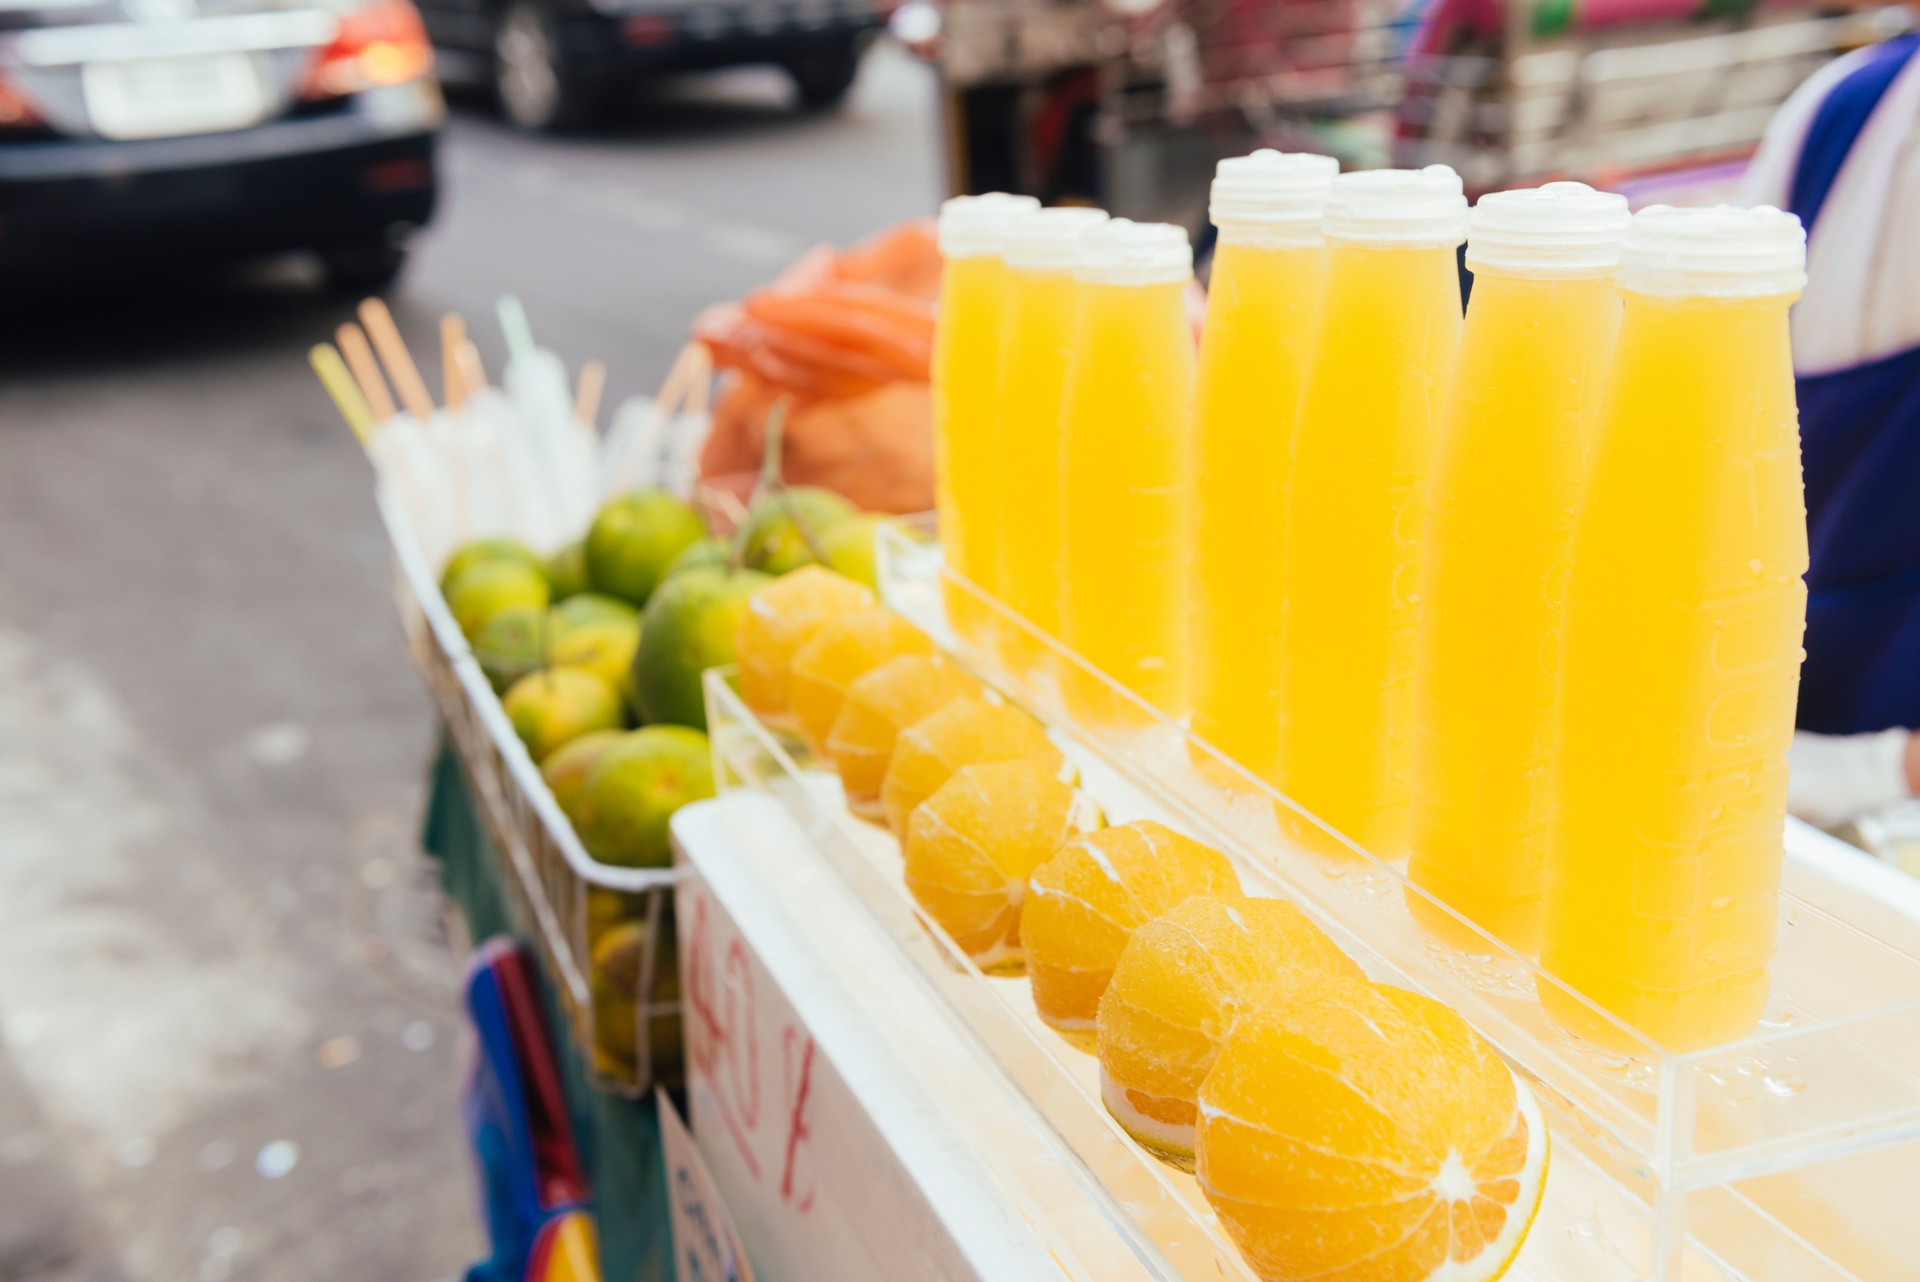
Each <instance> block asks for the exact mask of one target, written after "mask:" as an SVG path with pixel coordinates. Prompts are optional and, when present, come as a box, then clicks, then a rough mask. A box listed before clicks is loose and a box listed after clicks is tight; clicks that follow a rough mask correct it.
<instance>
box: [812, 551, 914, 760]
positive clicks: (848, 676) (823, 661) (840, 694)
mask: <svg viewBox="0 0 1920 1282" xmlns="http://www.w3.org/2000/svg"><path fill="white" fill-rule="evenodd" d="M822 573H826V571H822ZM932 653H933V642H932V641H929V640H928V639H927V634H926V633H924V632H922V631H920V629H918V628H916V627H914V626H913V625H912V624H911V623H908V622H907V621H906V620H905V619H903V618H901V617H900V616H899V615H897V614H895V613H894V612H893V611H892V610H889V609H887V608H886V607H885V606H879V605H876V606H869V607H868V608H867V609H864V610H859V611H856V612H855V613H852V614H843V615H841V616H840V617H839V618H836V619H834V620H832V621H831V622H829V623H827V624H825V625H824V626H823V627H821V628H820V629H819V630H818V631H817V632H815V633H814V634H813V636H812V637H811V638H810V639H809V640H808V641H807V642H806V644H805V645H802V646H801V647H800V649H799V651H798V652H797V653H796V654H795V655H794V656H793V664H792V666H791V668H790V669H789V677H788V682H787V704H788V707H789V708H791V709H792V711H793V715H794V717H795V718H796V719H797V720H798V721H799V723H800V729H801V730H802V731H803V732H804V733H805V734H806V736H807V740H808V741H809V742H810V743H812V744H813V746H814V748H815V749H816V750H819V751H823V752H824V751H825V750H826V746H827V733H828V732H829V731H830V730H832V729H833V723H834V720H835V718H837V717H838V716H839V715H840V704H841V702H842V701H843V700H844V699H845V698H846V694H847V687H848V686H850V685H852V684H853V682H854V679H855V678H857V677H861V676H865V675H866V674H867V673H869V672H871V671H873V669H875V668H877V667H879V666H880V665H881V664H883V663H885V662H886V661H887V660H888V659H897V658H899V657H900V656H901V655H903V654H932Z"/></svg>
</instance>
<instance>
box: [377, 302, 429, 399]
mask: <svg viewBox="0 0 1920 1282" xmlns="http://www.w3.org/2000/svg"><path fill="white" fill-rule="evenodd" d="M360 323H361V324H362V325H365V326H366V327H367V337H369V338H371V339H372V340H373V346H374V350H375V351H377V352H379V353H380V363H381V364H382V365H385V366H386V367H387V377H388V378H391V379H392V380H393V390H394V391H396V392H398V393H400V403H401V404H402V405H405V406H406V407H407V413H409V414H411V415H413V416H414V417H415V418H416V419H419V420H420V421H421V422H422V423H424V422H426V421H427V420H428V419H429V418H432V417H433V398H432V397H431V396H429V395H427V385H426V383H425V382H424V381H422V380H421V378H420V369H419V367H418V366H416V365H415V364H414V363H413V356H412V354H411V353H409V352H408V351H407V343H406V340H405V339H403V338H401V337H400V327H399V326H398V325H395V324H394V323H393V313H392V312H390V311H388V310H387V305H386V304H385V303H384V302H382V301H381V300H380V299H378V298H369V299H366V300H365V301H363V302H362V303H361V304H360Z"/></svg>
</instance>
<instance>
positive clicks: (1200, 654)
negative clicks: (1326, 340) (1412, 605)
mask: <svg viewBox="0 0 1920 1282" xmlns="http://www.w3.org/2000/svg"><path fill="white" fill-rule="evenodd" d="M1339 170H1340V164H1339V162H1338V161H1336V160H1334V159H1333V158H1332V157H1331V156H1314V155H1304V154H1293V155H1283V154H1282V153H1280V152H1277V151H1256V152H1254V153H1253V154H1252V155H1251V156H1237V157H1234V158H1233V159H1231V160H1223V161H1221V162H1220V167H1219V170H1218V172H1217V173H1216V175H1215V177H1214V180H1213V192H1212V211H1211V213H1212V218H1213V222H1214V225H1215V226H1216V227H1218V228H1219V229H1220V244H1219V249H1218V250H1217V251H1216V253H1215V255H1214V260H1213V283H1212V288H1211V289H1209V290H1208V293H1207V323H1206V329H1205V330H1204V332H1203V334H1202V337H1201V340H1200V375H1199V386H1198V391H1197V393H1196V397H1195V403H1194V441H1193V450H1194V480H1193V486H1194V505H1193V509H1194V510H1193V651H1192V653H1193V658H1192V696H1193V730H1194V733H1195V734H1197V735H1198V736H1199V737H1200V738H1202V739H1204V740H1206V741H1207V742H1208V743H1209V744H1211V745H1213V746H1214V747H1215V748H1218V749H1219V750H1220V751H1221V752H1223V753H1225V754H1226V755H1227V756H1228V757H1230V758H1231V759H1233V760H1234V761H1236V762H1238V763H1239V764H1240V765H1242V766H1244V767H1246V768H1247V769H1248V770H1250V771H1252V772H1253V773H1254V774H1256V775H1259V776H1261V777H1262V778H1266V779H1269V780H1271V779H1272V778H1273V777H1274V772H1275V766H1276V763H1275V752H1276V750H1277V747H1278V743H1277V740H1278V737H1279V730H1280V611H1281V609H1282V606H1283V603H1284V598H1283V596H1282V594H1281V583H1282V575H1283V571H1284V565H1283V561H1282V555H1281V554H1282V549H1283V547H1284V544H1283V541H1282V535H1283V534H1284V533H1285V526H1284V525H1283V523H1282V522H1281V521H1278V520H1276V519H1274V518H1275V517H1276V515H1278V514H1280V513H1283V512H1284V511H1285V507H1284V503H1285V498H1286V486H1287V481H1286V478H1287V458H1288V452H1289V450H1290V448H1291V446H1292V442H1293V423H1294V418H1295V416H1296V414H1297V413H1298V411H1299V407H1300V384H1301V379H1302V376H1303V374H1304V373H1305V370H1306V364H1307V354H1308V352H1309V350H1310V349H1311V347H1312V344H1313V337H1314V331H1315V328H1316V327H1317V325H1318V323H1319V320H1320V289H1321V285H1322V284H1323V282H1324V280H1325V277H1326V267H1327V253H1326V246H1325V244H1324V243H1323V242H1322V240H1321V238H1320V213H1321V209H1322V207H1323V206H1324V205H1325V204H1326V197H1327V185H1328V184H1329V183H1331V182H1332V181H1333V176H1334V174H1336V173H1338V172H1339Z"/></svg>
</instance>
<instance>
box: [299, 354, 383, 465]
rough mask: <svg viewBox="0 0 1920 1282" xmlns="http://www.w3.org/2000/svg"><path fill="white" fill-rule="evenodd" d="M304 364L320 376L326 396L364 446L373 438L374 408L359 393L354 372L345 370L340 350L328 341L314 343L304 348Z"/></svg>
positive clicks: (362, 446)
mask: <svg viewBox="0 0 1920 1282" xmlns="http://www.w3.org/2000/svg"><path fill="white" fill-rule="evenodd" d="M307 363H308V364H310V365H312V366H313V372H314V373H316V374H318V375H319V376H320V382H321V385H322V386H324V387H325V388H326V389H327V395H329V396H331V397H332V398H333V404H334V407H335V408H336V409H338V410H339V411H340V417H341V418H344V419H346V420H347V426H348V427H350V428H352V429H353V434H354V435H355V436H356V437H358V438H359V440H360V446H361V448H362V449H364V448H366V446H367V444H368V443H369V442H370V441H372V440H373V411H372V410H371V409H369V408H368V407H367V399H366V397H365V396H363V395H361V393H360V388H359V387H358V385H356V384H355V383H354V381H353V375H352V374H350V373H348V372H347V366H346V362H344V361H342V360H341V359H340V353H339V352H338V351H336V350H335V349H334V347H333V345H332V344H331V343H316V344H314V346H313V347H311V348H310V349H308V351H307Z"/></svg>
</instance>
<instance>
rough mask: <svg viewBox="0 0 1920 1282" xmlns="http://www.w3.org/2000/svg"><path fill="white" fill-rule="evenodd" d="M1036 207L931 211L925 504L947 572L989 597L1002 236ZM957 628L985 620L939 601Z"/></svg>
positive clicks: (977, 205)
mask: <svg viewBox="0 0 1920 1282" xmlns="http://www.w3.org/2000/svg"><path fill="white" fill-rule="evenodd" d="M1039 207H1040V202H1039V201H1037V200H1035V199H1034V198H1033V197H1031V196H1010V195H1007V194H1006V193H1004V192H989V193H988V194H986V195H984V196H956V197H954V198H953V199H952V200H949V201H947V202H946V203H945V204H944V205H942V206H940V223H939V237H940V254H941V257H942V258H944V259H945V260H946V265H945V269H944V271H943V272H942V274H941V279H940V310H939V317H938V321H937V323H936V327H935V330H934V341H933V440H934V501H935V504H936V506H937V507H938V509H939V514H940V543H941V547H942V549H943V550H944V551H945V553H946V558H947V565H948V566H949V567H950V568H951V569H953V570H954V571H956V572H958V573H959V574H961V575H963V576H965V577H966V578H967V579H969V580H971V581H972V582H974V583H975V584H977V585H978V586H979V587H981V588H983V589H985V590H986V591H988V592H995V591H997V590H998V585H997V584H996V583H995V582H994V578H995V576H996V574H997V572H998V570H999V550H998V548H997V546H996V543H995V538H996V536H997V534H998V531H999V522H1000V508H1001V496H1000V489H999V485H1000V478H1001V476H1002V474H1003V473H1002V469H1001V467H1000V461H999V459H998V457H997V451H996V443H997V439H998V437H997V433H996V432H995V430H994V424H995V420H996V418H997V416H998V414H999V411H1000V349H1001V341H1000V340H1001V326H1002V324H1003V323H1004V321H1005V318H1006V303H1007V267H1006V262H1005V261H1004V259H1003V258H1002V251H1003V249H1004V247H1005V239H1004V238H1005V235H1006V230H1007V227H1008V226H1009V225H1010V224H1011V223H1012V222H1013V220H1014V219H1015V218H1017V217H1019V216H1021V215H1023V214H1027V213H1030V212H1032V211H1033V210H1036V209H1038V208H1039ZM947 596H948V601H947V608H948V611H949V613H950V615H951V617H952V621H953V623H954V626H955V627H956V628H959V629H960V630H961V631H962V632H963V633H965V634H968V635H977V634H979V633H980V632H981V631H982V629H983V628H984V625H985V619H986V617H987V616H986V614H985V612H984V611H982V610H981V609H979V608H978V607H977V606H974V608H972V609H969V608H968V607H969V606H970V605H973V604H974V603H972V602H970V601H967V600H965V599H963V598H962V594H960V593H958V592H949V593H948V594H947Z"/></svg>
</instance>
